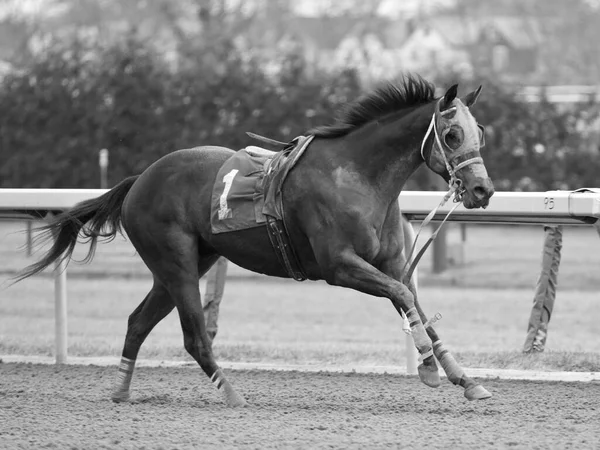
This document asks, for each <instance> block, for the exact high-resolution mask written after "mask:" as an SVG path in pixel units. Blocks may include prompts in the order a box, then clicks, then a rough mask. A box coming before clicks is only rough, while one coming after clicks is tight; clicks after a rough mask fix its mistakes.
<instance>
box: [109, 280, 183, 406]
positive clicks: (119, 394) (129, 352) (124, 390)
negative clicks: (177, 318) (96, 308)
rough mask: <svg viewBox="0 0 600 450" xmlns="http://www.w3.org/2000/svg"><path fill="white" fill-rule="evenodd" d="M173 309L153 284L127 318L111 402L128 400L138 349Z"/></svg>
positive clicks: (167, 298) (166, 295) (161, 288)
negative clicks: (125, 332)
mask: <svg viewBox="0 0 600 450" xmlns="http://www.w3.org/2000/svg"><path fill="white" fill-rule="evenodd" d="M174 307H175V305H174V303H173V301H172V300H171V297H170V296H169V293H168V292H167V290H166V289H165V288H164V287H163V286H162V285H161V284H160V283H157V282H155V283H154V286H153V287H152V289H151V290H150V292H149V293H148V295H147V296H146V298H145V299H144V300H143V301H142V303H140V304H139V306H138V307H137V308H136V309H135V311H133V312H132V313H131V315H130V316H129V320H128V322H127V334H126V336H125V344H124V346H123V353H122V356H121V364H120V365H119V372H118V374H117V381H116V384H115V387H114V390H113V393H112V397H111V398H112V399H113V401H115V402H124V401H127V400H129V385H130V384H131V377H132V376H133V369H134V367H135V361H136V359H137V355H138V352H139V351H140V347H141V346H142V344H143V342H144V340H145V339H146V337H147V336H148V334H150V332H151V331H152V329H153V328H154V327H155V326H156V324H158V323H159V322H160V321H161V320H162V319H164V318H165V317H166V316H167V315H168V314H169V313H170V312H171V311H172V310H173V308H174Z"/></svg>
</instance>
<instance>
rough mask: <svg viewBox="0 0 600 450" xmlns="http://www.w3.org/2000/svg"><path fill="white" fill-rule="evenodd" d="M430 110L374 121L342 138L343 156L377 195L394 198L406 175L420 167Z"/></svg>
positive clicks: (406, 177)
mask: <svg viewBox="0 0 600 450" xmlns="http://www.w3.org/2000/svg"><path fill="white" fill-rule="evenodd" d="M429 109H430V108H428V107H427V106H424V107H421V108H418V109H415V110H414V111H412V112H411V113H409V114H407V115H406V116H404V117H402V118H401V119H398V120H388V121H381V122H374V123H371V124H368V125H366V126H364V127H363V128H362V129H361V130H357V131H356V132H354V133H352V134H351V135H348V136H347V137H346V138H345V147H346V148H345V149H343V155H342V154H340V156H341V157H345V158H347V159H349V160H351V161H352V163H353V164H352V165H353V166H354V167H355V170H356V171H357V172H358V173H359V174H360V176H361V177H364V178H366V179H367V180H369V182H370V184H372V185H373V186H375V188H376V189H377V191H378V194H379V195H380V196H382V197H389V199H390V200H392V199H394V198H396V197H398V195H399V194H400V191H401V190H402V187H403V186H404V184H405V183H406V181H407V180H408V179H409V178H410V176H411V175H412V174H413V173H414V172H415V171H416V170H417V169H418V168H419V167H420V166H421V164H423V158H422V157H421V143H422V141H423V138H424V136H425V133H426V131H427V127H428V125H429V121H430V120H431V114H432V112H433V110H432V111H431V112H430V111H429Z"/></svg>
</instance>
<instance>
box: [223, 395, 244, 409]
mask: <svg viewBox="0 0 600 450" xmlns="http://www.w3.org/2000/svg"><path fill="white" fill-rule="evenodd" d="M225 403H226V404H227V407H228V408H245V407H246V406H248V402H247V401H246V400H245V399H244V397H242V396H241V395H238V394H236V395H235V396H233V398H231V397H230V398H228V399H227V401H226V402H225Z"/></svg>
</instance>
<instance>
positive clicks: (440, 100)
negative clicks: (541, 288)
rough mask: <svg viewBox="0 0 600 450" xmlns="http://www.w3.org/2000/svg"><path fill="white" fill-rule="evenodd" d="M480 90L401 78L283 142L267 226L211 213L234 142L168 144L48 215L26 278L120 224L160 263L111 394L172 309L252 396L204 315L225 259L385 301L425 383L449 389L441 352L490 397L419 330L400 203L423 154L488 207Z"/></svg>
mask: <svg viewBox="0 0 600 450" xmlns="http://www.w3.org/2000/svg"><path fill="white" fill-rule="evenodd" d="M480 93H481V86H479V88H477V89H476V90H474V91H472V92H470V93H468V94H467V95H466V96H464V97H463V98H459V97H458V85H457V84H455V85H453V86H451V87H450V88H449V89H448V90H447V91H446V92H445V94H444V95H443V96H440V97H437V96H436V95H435V87H434V85H433V84H432V83H430V82H428V81H426V80H425V79H423V78H422V77H421V76H420V75H418V74H406V75H403V76H402V77H401V78H399V79H397V80H395V81H388V82H386V83H383V84H382V85H380V86H379V87H376V88H374V89H373V90H372V91H370V92H369V93H366V94H364V95H362V96H361V97H359V98H358V99H356V100H355V101H352V102H349V103H347V104H346V105H344V107H343V108H342V109H341V111H340V112H338V114H337V116H336V118H334V120H333V121H332V123H330V124H329V125H323V126H318V127H315V128H313V129H311V130H308V131H307V134H306V135H304V136H303V137H304V138H307V139H305V145H304V149H303V153H302V154H301V157H300V153H295V154H293V152H292V153H290V152H289V151H288V152H287V153H286V152H284V151H283V150H285V149H281V150H280V151H279V152H276V153H274V155H275V158H273V159H278V157H279V156H281V157H280V158H279V160H281V161H285V160H289V159H291V158H292V157H293V158H294V164H293V166H287V167H286V168H285V170H283V169H282V171H283V172H286V171H287V173H285V176H283V177H280V180H279V182H277V183H276V182H275V181H273V182H272V183H271V184H273V185H275V184H277V186H278V191H277V192H275V193H274V194H273V193H271V194H269V193H268V192H266V191H265V193H266V194H265V195H266V197H269V195H271V196H274V195H277V196H278V197H279V198H280V202H279V203H277V204H276V205H275V206H276V208H274V209H277V208H279V209H280V210H281V211H280V212H281V217H279V219H281V220H274V217H272V216H271V215H266V214H265V216H266V217H267V219H269V220H266V221H265V222H264V223H263V224H261V226H255V227H252V228H247V229H243V230H236V231H231V232H226V233H215V232H214V231H213V228H212V227H211V219H210V218H211V197H212V196H213V195H214V194H213V188H214V186H216V185H220V184H224V185H225V187H227V184H228V183H229V180H230V179H231V178H232V177H231V173H230V174H228V175H226V176H225V177H223V179H218V177H220V176H221V175H222V174H221V175H219V173H220V170H221V169H222V167H224V165H225V164H226V163H227V161H228V160H230V158H232V157H233V156H235V155H237V154H239V151H235V150H233V149H229V148H225V147H219V146H199V147H195V148H188V149H180V150H176V151H173V152H171V153H168V154H166V155H165V156H163V157H161V158H160V159H158V160H156V161H155V162H154V163H153V164H151V165H150V166H149V167H148V168H147V169H145V170H144V171H143V172H142V173H141V174H139V175H135V176H131V177H129V178H126V179H124V180H122V181H121V182H120V183H118V184H117V185H116V186H115V187H113V188H112V189H110V190H109V191H107V192H106V193H104V194H103V195H101V196H99V197H97V198H94V199H90V200H86V201H83V202H81V203H79V204H77V205H75V206H74V207H73V208H72V209H70V210H67V211H65V212H63V213H62V214H60V215H58V216H56V218H55V219H54V220H53V221H52V222H50V223H48V224H47V225H44V226H43V227H42V228H43V232H44V236H46V237H47V238H49V239H54V242H53V244H52V246H51V247H50V248H49V250H48V251H47V252H46V253H45V254H44V256H43V257H42V258H41V259H40V260H39V261H38V262H36V263H34V264H32V265H30V266H28V267H26V268H25V269H23V271H22V272H21V273H20V275H19V276H18V277H17V281H21V280H23V279H25V278H27V277H29V276H31V275H34V274H37V273H39V272H41V271H42V270H44V269H45V268H47V267H48V266H49V265H50V264H52V263H54V262H55V261H63V260H66V261H67V262H68V260H69V259H70V257H71V255H72V252H73V250H74V248H75V245H76V243H77V242H78V240H79V242H81V237H85V238H86V242H89V243H90V249H89V253H88V258H87V260H88V261H89V260H91V258H92V257H93V254H94V253H93V252H94V250H95V248H96V244H97V242H98V241H99V240H102V239H109V240H110V239H112V238H114V237H115V236H116V235H117V233H119V232H122V231H123V230H125V232H126V234H127V236H128V238H129V240H130V241H131V243H132V244H133V246H134V247H135V249H136V250H137V253H138V254H139V256H140V257H141V258H142V260H143V261H144V263H145V264H146V266H147V267H148V269H149V270H150V271H151V273H152V276H153V286H152V288H151V290H150V292H149V293H148V294H147V295H146V297H145V298H144V299H143V301H142V302H141V303H140V304H139V306H138V307H137V308H136V309H135V310H134V311H133V312H132V313H131V315H130V316H129V319H128V323H127V332H126V336H125V342H124V345H123V351H122V357H121V361H120V365H119V368H118V373H117V379H116V383H115V386H114V389H113V391H112V394H111V397H112V400H113V401H115V402H125V401H128V400H129V398H130V384H131V380H132V375H133V371H134V367H135V361H136V358H137V356H138V352H139V350H140V347H141V345H142V343H143V342H144V340H145V339H146V337H147V336H148V334H149V333H150V332H151V331H152V329H153V328H154V326H155V325H156V324H158V323H159V322H160V321H161V320H162V319H163V318H164V317H165V316H167V315H168V314H169V313H170V312H171V311H172V310H173V309H174V308H177V311H178V313H179V318H180V323H181V329H182V332H183V338H184V347H185V349H186V351H187V352H188V353H189V354H190V355H191V356H192V357H193V358H194V360H195V361H196V362H197V363H198V365H199V366H200V367H201V369H202V370H203V371H204V373H205V374H206V376H207V377H208V378H209V379H210V380H211V381H212V383H213V384H214V385H215V386H216V388H217V389H218V390H219V392H221V394H222V396H223V399H224V403H225V404H226V405H227V406H229V407H240V406H246V405H247V402H246V400H245V398H244V397H243V396H242V395H241V394H240V393H238V391H237V390H236V389H234V387H233V385H232V384H231V383H230V382H229V380H228V379H227V378H226V377H225V374H224V372H223V370H222V369H221V368H220V367H219V366H218V364H217V362H216V360H215V357H214V355H213V352H212V342H211V339H210V337H209V335H208V334H207V330H206V325H205V319H204V316H203V308H202V303H201V298H200V290H199V279H200V278H201V277H202V276H203V275H204V274H205V273H206V272H207V271H208V270H209V269H210V268H211V266H212V265H213V264H214V263H215V262H216V261H217V260H218V259H219V258H220V257H224V258H226V259H228V260H229V261H231V262H233V263H235V264H237V265H239V266H241V267H243V268H245V269H248V270H250V271H253V272H258V273H261V274H266V275H269V276H274V277H282V278H290V277H292V278H295V279H298V280H304V279H309V280H324V281H325V282H327V283H328V284H330V285H335V286H343V287H346V288H351V289H354V290H358V291H360V292H363V293H365V294H370V295H372V296H376V297H384V298H388V299H389V300H390V301H391V302H392V304H393V306H394V308H395V309H396V311H397V312H398V313H399V314H400V315H403V316H404V317H405V318H407V319H408V321H409V323H410V331H411V333H412V336H413V339H414V344H415V347H416V349H417V351H418V353H419V355H420V357H419V360H420V364H419V366H418V375H419V378H420V380H421V381H422V382H423V383H424V384H425V385H427V386H430V387H434V388H435V387H438V386H440V376H439V370H438V366H437V363H436V359H437V361H438V362H439V364H441V366H442V368H443V370H444V371H445V373H446V375H447V378H448V380H449V381H450V382H451V383H453V384H455V385H458V386H460V387H462V388H463V389H464V396H465V397H466V398H467V399H469V400H475V399H485V398H489V397H491V394H490V393H489V392H488V391H487V390H486V389H485V388H484V387H483V386H481V385H480V384H478V383H477V382H475V381H474V380H473V379H471V378H470V377H468V376H467V375H466V374H465V372H464V370H463V369H462V368H461V367H460V366H459V364H458V363H457V362H456V360H455V359H454V357H453V356H452V354H451V353H450V352H449V351H448V350H447V349H446V348H445V346H444V345H443V343H442V341H441V340H440V338H439V336H438V334H437V333H436V331H435V330H434V328H433V327H432V326H427V327H425V326H424V324H426V323H427V317H426V316H425V314H424V312H423V310H422V308H421V306H420V304H419V302H418V301H417V292H416V289H415V284H414V283H413V281H412V280H411V279H410V278H409V279H406V278H404V275H406V271H405V267H406V260H407V258H406V252H405V251H404V242H403V239H402V229H401V211H400V207H399V202H398V196H399V194H400V192H401V190H402V188H403V186H404V184H405V183H406V181H407V179H408V178H409V177H410V176H411V175H412V174H413V173H414V172H415V171H416V170H417V169H418V168H419V167H420V166H421V165H422V164H426V166H427V167H428V168H429V169H430V170H432V171H433V172H435V173H436V174H438V175H439V176H441V177H442V178H443V179H444V180H445V181H446V182H448V183H449V186H454V189H455V191H454V194H455V201H462V203H463V205H464V206H465V207H466V208H469V209H471V208H480V207H486V206H487V205H488V203H489V199H490V197H491V196H492V195H493V193H494V186H493V183H492V181H491V179H490V177H489V176H488V173H487V170H486V167H485V165H484V162H483V159H482V158H481V154H480V149H481V147H482V146H483V144H484V137H483V131H484V129H483V127H482V126H481V125H480V124H478V123H477V121H476V120H475V118H474V116H473V115H472V114H471V111H470V108H471V107H472V106H473V105H474V104H475V102H476V101H477V98H478V97H479V95H480ZM294 151H296V150H294ZM283 153H286V154H285V155H283ZM281 161H280V162H281ZM270 162H272V161H270ZM273 164H274V163H273ZM273 164H271V166H273ZM275 165H276V164H275ZM266 172H267V173H270V172H269V170H266ZM228 176H229V179H228V178H227V177H228ZM234 176H235V174H234ZM265 179H266V177H265ZM265 183H266V181H265ZM265 189H267V188H265ZM226 191H227V188H226V189H225V190H224V191H223V193H222V194H221V196H220V197H219V198H218V199H217V200H218V201H220V202H221V205H220V207H221V209H220V210H219V215H221V213H224V214H223V217H225V218H226V217H227V213H228V212H229V213H230V212H231V211H230V208H229V207H228V204H227V192H226ZM269 192H271V191H269ZM266 205H267V201H266V200H265V206H266ZM213 212H214V211H213ZM300 275H302V276H300Z"/></svg>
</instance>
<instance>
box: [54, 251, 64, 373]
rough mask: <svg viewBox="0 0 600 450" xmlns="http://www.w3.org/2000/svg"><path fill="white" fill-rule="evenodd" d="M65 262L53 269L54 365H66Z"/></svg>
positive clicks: (57, 264)
mask: <svg viewBox="0 0 600 450" xmlns="http://www.w3.org/2000/svg"><path fill="white" fill-rule="evenodd" d="M66 264H67V263H66V261H62V262H57V263H56V266H55V268H54V270H55V273H54V321H55V322H54V329H55V341H56V364H66V363H67V269H66Z"/></svg>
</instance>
